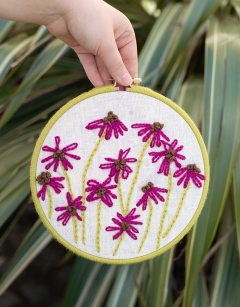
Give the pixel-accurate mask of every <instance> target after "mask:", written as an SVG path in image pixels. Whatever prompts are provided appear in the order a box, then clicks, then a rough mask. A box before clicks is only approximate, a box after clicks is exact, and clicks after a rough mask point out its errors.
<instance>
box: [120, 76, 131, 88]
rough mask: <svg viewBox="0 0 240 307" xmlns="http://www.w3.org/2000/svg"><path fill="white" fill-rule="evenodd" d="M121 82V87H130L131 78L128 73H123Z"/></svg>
mask: <svg viewBox="0 0 240 307" xmlns="http://www.w3.org/2000/svg"><path fill="white" fill-rule="evenodd" d="M121 80H122V83H123V85H130V84H132V78H131V76H130V75H129V74H128V73H125V74H124V75H123V76H122V78H121Z"/></svg>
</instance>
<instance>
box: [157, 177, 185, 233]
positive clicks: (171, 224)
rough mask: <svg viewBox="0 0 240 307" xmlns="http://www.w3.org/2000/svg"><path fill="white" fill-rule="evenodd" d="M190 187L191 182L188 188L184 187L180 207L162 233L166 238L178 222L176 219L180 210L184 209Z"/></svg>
mask: <svg viewBox="0 0 240 307" xmlns="http://www.w3.org/2000/svg"><path fill="white" fill-rule="evenodd" d="M189 187H190V183H189V184H188V186H187V188H186V189H184V191H183V193H182V196H181V199H180V202H179V204H178V207H177V211H176V213H175V215H174V217H173V219H172V220H171V222H170V224H169V226H168V228H167V230H166V231H165V232H164V234H163V235H162V238H166V236H167V235H168V234H169V232H170V231H171V229H172V228H173V226H174V224H175V223H176V220H177V218H178V216H179V214H180V211H181V209H182V206H183V203H184V200H185V198H186V196H187V192H188V190H189Z"/></svg>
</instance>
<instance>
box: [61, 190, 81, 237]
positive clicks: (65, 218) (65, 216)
mask: <svg viewBox="0 0 240 307" xmlns="http://www.w3.org/2000/svg"><path fill="white" fill-rule="evenodd" d="M66 199H67V206H61V207H56V208H55V210H56V211H64V212H63V213H61V214H60V215H59V216H58V217H57V221H58V222H59V221H62V225H63V226H66V225H67V223H68V222H69V220H70V219H71V218H73V217H75V218H77V219H78V220H79V221H82V218H81V216H80V215H79V214H78V212H77V210H80V211H85V210H86V209H87V208H86V207H85V206H82V201H81V199H82V197H81V196H78V197H77V198H75V199H73V198H72V196H71V194H70V193H69V192H67V193H66ZM73 230H74V231H73V237H74V240H75V239H76V231H75V229H73ZM77 232H78V231H77ZM76 243H77V242H76Z"/></svg>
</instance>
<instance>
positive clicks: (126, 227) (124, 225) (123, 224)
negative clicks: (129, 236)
mask: <svg viewBox="0 0 240 307" xmlns="http://www.w3.org/2000/svg"><path fill="white" fill-rule="evenodd" d="M120 227H121V228H122V230H123V231H127V230H130V229H131V226H130V225H129V223H127V222H122V224H121V226H120Z"/></svg>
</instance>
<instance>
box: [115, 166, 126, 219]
mask: <svg viewBox="0 0 240 307" xmlns="http://www.w3.org/2000/svg"><path fill="white" fill-rule="evenodd" d="M121 174H122V172H120V174H119V177H118V185H117V187H118V195H119V201H120V208H121V212H122V214H124V215H125V210H124V202H123V195H122V186H121V179H122V178H121Z"/></svg>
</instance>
